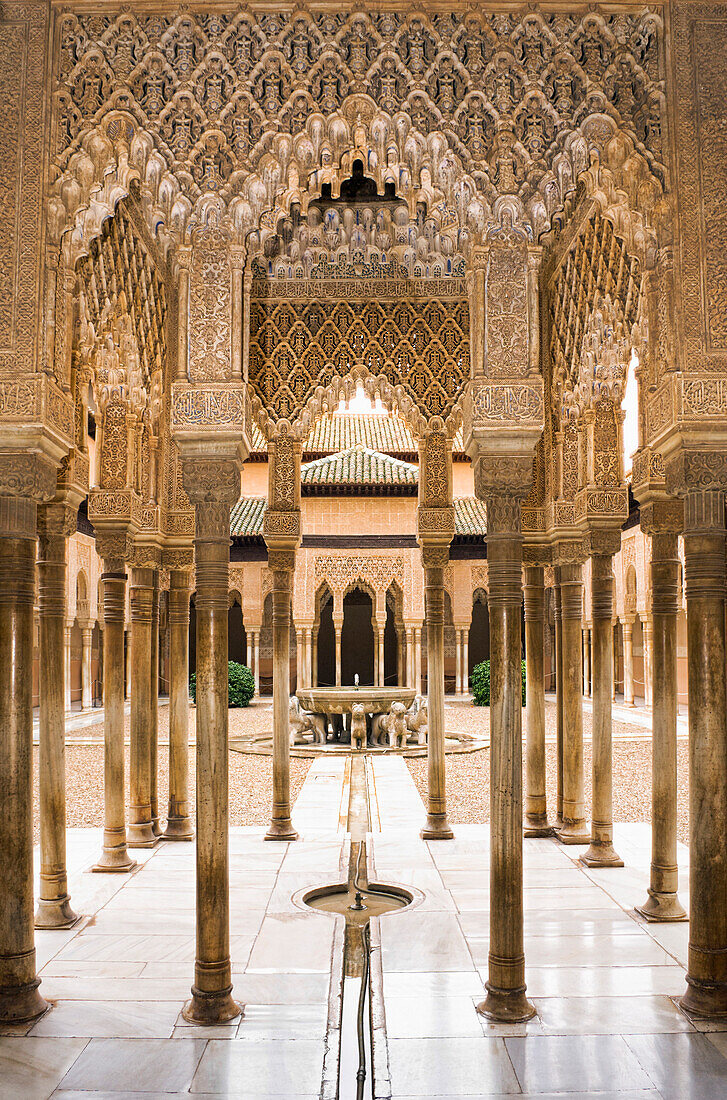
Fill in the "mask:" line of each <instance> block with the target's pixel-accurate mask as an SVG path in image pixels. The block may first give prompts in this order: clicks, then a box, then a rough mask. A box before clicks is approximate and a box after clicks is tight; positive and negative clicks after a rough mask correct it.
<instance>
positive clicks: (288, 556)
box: [268, 549, 295, 574]
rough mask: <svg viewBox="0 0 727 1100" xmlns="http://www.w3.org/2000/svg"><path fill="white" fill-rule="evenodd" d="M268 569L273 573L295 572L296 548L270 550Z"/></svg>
mask: <svg viewBox="0 0 727 1100" xmlns="http://www.w3.org/2000/svg"><path fill="white" fill-rule="evenodd" d="M268 569H269V570H270V572H271V573H273V574H276V573H294V572H295V550H278V549H275V550H268Z"/></svg>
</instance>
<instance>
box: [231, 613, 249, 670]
mask: <svg viewBox="0 0 727 1100" xmlns="http://www.w3.org/2000/svg"><path fill="white" fill-rule="evenodd" d="M227 653H228V660H230V661H237V663H238V664H239V665H246V664H247V663H248V660H247V634H246V632H245V627H244V625H243V621H242V608H241V607H240V605H239V603H233V605H232V607H231V608H230V610H229V611H228V613H227Z"/></svg>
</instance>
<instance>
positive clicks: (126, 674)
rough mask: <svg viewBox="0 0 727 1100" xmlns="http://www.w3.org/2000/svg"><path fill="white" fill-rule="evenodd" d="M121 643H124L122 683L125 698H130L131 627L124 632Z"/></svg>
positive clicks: (122, 651)
mask: <svg viewBox="0 0 727 1100" xmlns="http://www.w3.org/2000/svg"><path fill="white" fill-rule="evenodd" d="M121 645H122V650H121V658H122V668H121V675H122V685H123V688H124V699H130V698H131V627H127V629H126V630H125V631H124V633H123V635H122V641H121ZM124 646H125V647H126V648H125V649H124ZM124 652H125V653H126V663H125V664H124V663H123V655H124Z"/></svg>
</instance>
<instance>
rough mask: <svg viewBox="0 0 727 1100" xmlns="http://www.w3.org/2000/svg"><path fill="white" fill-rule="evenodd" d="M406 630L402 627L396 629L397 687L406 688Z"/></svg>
mask: <svg viewBox="0 0 727 1100" xmlns="http://www.w3.org/2000/svg"><path fill="white" fill-rule="evenodd" d="M404 659H405V658H404V630H403V628H402V627H400V626H397V628H396V684H397V687H404Z"/></svg>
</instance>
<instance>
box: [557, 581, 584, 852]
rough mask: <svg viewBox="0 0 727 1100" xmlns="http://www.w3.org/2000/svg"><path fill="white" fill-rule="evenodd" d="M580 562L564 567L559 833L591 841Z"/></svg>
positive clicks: (562, 838)
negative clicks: (585, 779)
mask: <svg viewBox="0 0 727 1100" xmlns="http://www.w3.org/2000/svg"><path fill="white" fill-rule="evenodd" d="M582 608H583V582H582V580H581V567H580V565H572V564H568V565H561V567H560V614H561V661H562V667H563V676H562V682H563V824H562V826H560V827H558V828H557V829H556V835H557V837H558V839H559V840H560V841H561V842H562V843H563V844H587V843H588V841H589V840H590V833H589V831H588V823H587V821H586V817H585V806H584V782H583V696H582V694H581V653H580V649H581V613H582Z"/></svg>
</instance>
